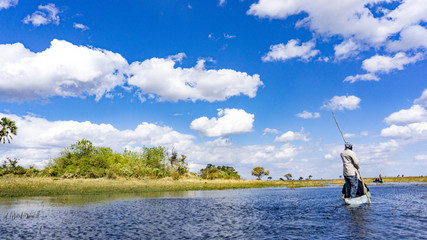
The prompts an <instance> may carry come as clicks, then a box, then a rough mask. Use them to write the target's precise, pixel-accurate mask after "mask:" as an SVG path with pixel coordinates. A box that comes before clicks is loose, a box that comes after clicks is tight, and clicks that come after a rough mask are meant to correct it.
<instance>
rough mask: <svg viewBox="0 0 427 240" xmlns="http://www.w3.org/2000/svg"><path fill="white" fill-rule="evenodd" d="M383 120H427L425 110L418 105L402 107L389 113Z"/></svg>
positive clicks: (398, 121) (388, 122) (409, 121)
mask: <svg viewBox="0 0 427 240" xmlns="http://www.w3.org/2000/svg"><path fill="white" fill-rule="evenodd" d="M384 121H385V122H386V123H387V124H396V123H404V124H408V123H415V122H427V110H426V109H424V108H423V107H422V106H420V105H414V106H412V107H411V108H410V109H403V110H400V111H398V112H395V113H392V114H390V116H388V117H386V118H385V119H384Z"/></svg>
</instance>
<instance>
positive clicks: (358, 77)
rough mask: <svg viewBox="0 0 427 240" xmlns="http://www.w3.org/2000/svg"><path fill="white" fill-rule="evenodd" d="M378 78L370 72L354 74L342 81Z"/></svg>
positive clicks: (374, 79)
mask: <svg viewBox="0 0 427 240" xmlns="http://www.w3.org/2000/svg"><path fill="white" fill-rule="evenodd" d="M379 80H380V79H379V78H378V77H377V76H375V74H372V73H366V74H357V75H356V76H348V77H346V78H345V79H344V82H350V83H355V82H357V81H377V82H378V81H379Z"/></svg>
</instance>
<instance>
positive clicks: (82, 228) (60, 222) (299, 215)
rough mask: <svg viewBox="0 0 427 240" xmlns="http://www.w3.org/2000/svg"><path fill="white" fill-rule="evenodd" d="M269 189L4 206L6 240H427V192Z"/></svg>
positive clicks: (0, 207) (0, 215) (0, 235)
mask: <svg viewBox="0 0 427 240" xmlns="http://www.w3.org/2000/svg"><path fill="white" fill-rule="evenodd" d="M370 189H371V192H372V197H371V199H372V205H364V206H360V207H348V206H344V205H343V204H342V203H341V202H340V201H341V199H340V192H341V189H340V188H338V187H324V188H300V189H287V188H268V189H239V190H221V191H188V192H175V193H156V194H154V195H153V194H146V195H107V196H92V197H87V196H86V197H78V196H74V197H62V198H26V199H1V200H0V239H427V238H426V237H427V227H426V226H427V205H426V203H427V186H426V185H416V184H406V185H388V186H387V185H385V186H384V185H381V186H371V187H370Z"/></svg>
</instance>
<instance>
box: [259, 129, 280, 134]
mask: <svg viewBox="0 0 427 240" xmlns="http://www.w3.org/2000/svg"><path fill="white" fill-rule="evenodd" d="M267 133H271V134H278V133H279V131H278V130H277V129H274V128H273V129H271V128H266V129H264V131H263V134H262V135H263V136H265V135H267Z"/></svg>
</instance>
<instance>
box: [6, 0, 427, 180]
mask: <svg viewBox="0 0 427 240" xmlns="http://www.w3.org/2000/svg"><path fill="white" fill-rule="evenodd" d="M425 12H427V4H426V3H425V1H421V0H406V1H392V0H391V1H378V0H375V1H374V0H365V1H360V0H347V1H342V0H322V1H309V0H299V1H296V0H289V1H284V0H283V1H281V0H251V1H249V0H206V1H195V0H194V1H193V0H185V1H173V0H159V1H148V0H147V1H145V0H142V1H134V0H127V1H111V0H110V1H105V0H104V1H78V0H73V1H22V0H21V1H19V0H0V32H1V34H0V116H2V117H3V116H5V117H8V118H11V119H12V120H14V121H15V122H16V123H17V125H18V127H19V132H18V135H17V136H16V137H15V138H14V140H13V142H12V143H11V144H2V145H1V146H0V157H1V159H5V158H6V157H17V158H19V159H21V160H20V163H21V164H22V165H25V166H30V165H35V166H37V167H40V168H42V167H44V166H46V165H47V164H48V162H49V160H50V159H52V158H54V157H55V156H58V154H59V152H60V151H61V150H63V149H64V148H66V147H68V146H70V145H71V144H73V143H75V142H76V141H78V140H80V139H82V138H86V139H89V140H91V141H92V142H94V143H95V144H96V145H102V146H109V147H111V148H113V149H114V150H115V151H118V152H122V151H123V150H124V149H125V148H128V149H131V150H135V151H137V150H138V149H139V148H140V147H142V146H157V145H162V146H164V147H166V148H167V149H168V150H170V149H172V148H175V149H176V150H177V151H178V152H180V153H182V154H185V155H187V156H188V158H187V159H188V162H189V166H190V168H191V170H192V171H195V172H198V171H199V170H200V169H201V168H203V167H205V166H206V164H208V163H211V164H215V165H227V166H233V167H235V168H236V169H237V170H238V172H239V173H240V174H241V175H242V176H243V177H244V178H247V179H251V178H253V177H252V176H251V175H250V172H251V170H252V168H253V167H256V166H263V167H264V168H266V169H267V170H270V172H271V176H272V177H273V178H276V179H277V178H279V177H283V175H284V174H286V173H292V174H293V176H294V177H296V178H298V177H300V176H301V177H304V178H306V177H308V176H309V175H312V176H313V177H314V178H337V177H338V176H340V175H342V166H341V165H342V164H341V159H340V157H339V153H340V151H341V150H342V149H343V141H342V138H341V136H340V133H339V131H338V129H337V127H336V125H335V122H334V120H333V117H332V111H334V112H335V114H336V116H337V119H338V121H339V122H340V125H341V128H342V129H343V131H344V133H345V134H346V139H347V140H348V141H349V142H352V143H353V144H354V150H355V152H356V153H357V154H358V155H359V158H360V162H361V172H362V174H363V175H364V176H365V177H376V176H377V175H378V174H380V173H381V174H382V175H383V176H396V175H401V174H404V175H407V176H409V175H425V174H426V169H427V168H426V166H427V150H426V149H427V110H426V107H427V81H426V76H427V62H426V61H425V58H426V48H427V29H426V23H427V16H426V15H425Z"/></svg>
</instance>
